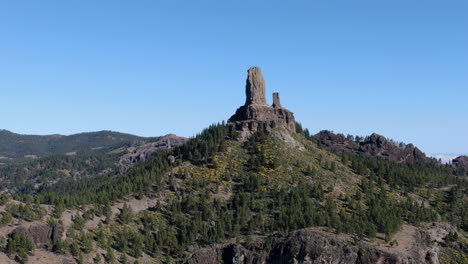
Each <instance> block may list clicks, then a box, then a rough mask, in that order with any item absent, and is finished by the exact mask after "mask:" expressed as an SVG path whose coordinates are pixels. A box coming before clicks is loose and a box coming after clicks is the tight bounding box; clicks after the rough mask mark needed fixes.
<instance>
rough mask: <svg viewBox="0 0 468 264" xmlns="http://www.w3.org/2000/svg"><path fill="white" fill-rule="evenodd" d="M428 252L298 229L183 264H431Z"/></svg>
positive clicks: (207, 252) (199, 253) (213, 250)
mask: <svg viewBox="0 0 468 264" xmlns="http://www.w3.org/2000/svg"><path fill="white" fill-rule="evenodd" d="M429 250H430V249H429V248H426V247H424V248H417V249H411V250H410V251H408V252H401V251H400V252H399V251H387V250H382V249H378V248H375V247H372V246H370V245H368V244H366V243H363V242H356V241H354V240H353V239H351V238H350V237H347V236H344V237H339V236H336V235H334V234H330V233H326V232H323V231H318V230H307V229H301V230H297V231H293V232H291V233H289V234H288V235H287V236H283V235H280V234H273V235H271V236H269V237H267V238H265V239H257V240H256V241H254V242H253V244H252V246H251V247H250V248H249V249H247V248H245V247H243V246H242V245H238V244H229V243H228V244H223V245H217V246H211V247H207V248H202V249H199V250H196V251H195V252H194V254H193V255H192V256H191V257H190V259H189V260H187V262H186V263H188V264H202V263H229V264H231V263H236V264H263V263H272V264H282V263H336V264H338V263H350V264H352V263H356V264H358V263H359V264H371V263H388V264H409V263H431V260H430V259H427V258H426V256H427V253H428V251H429Z"/></svg>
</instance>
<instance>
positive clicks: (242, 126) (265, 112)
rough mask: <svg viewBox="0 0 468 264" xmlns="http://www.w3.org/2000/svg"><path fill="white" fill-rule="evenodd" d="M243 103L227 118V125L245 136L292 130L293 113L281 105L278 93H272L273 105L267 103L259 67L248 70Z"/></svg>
mask: <svg viewBox="0 0 468 264" xmlns="http://www.w3.org/2000/svg"><path fill="white" fill-rule="evenodd" d="M247 72H248V77H247V84H246V87H245V93H246V96H247V99H246V100H245V105H243V106H241V107H239V108H238V109H237V111H236V113H235V114H234V115H233V116H231V118H229V120H228V125H229V126H231V127H232V128H234V129H236V130H237V131H240V132H241V135H242V138H246V137H247V136H248V135H250V134H251V133H252V132H255V131H258V130H263V131H267V132H269V131H272V130H273V129H286V130H288V131H291V132H294V131H295V130H296V121H295V120H294V114H293V113H292V112H291V111H289V110H287V109H286V108H284V107H283V106H281V102H280V98H279V93H273V105H272V106H271V105H268V104H267V102H266V97H265V80H264V79H263V75H262V71H261V70H260V68H259V67H252V68H250V69H249V70H248V71H247Z"/></svg>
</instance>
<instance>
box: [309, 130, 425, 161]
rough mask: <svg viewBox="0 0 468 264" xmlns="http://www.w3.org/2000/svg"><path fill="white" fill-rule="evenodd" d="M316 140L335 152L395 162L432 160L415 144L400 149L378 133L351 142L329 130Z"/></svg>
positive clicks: (316, 136) (323, 131)
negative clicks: (363, 139) (365, 138)
mask: <svg viewBox="0 0 468 264" xmlns="http://www.w3.org/2000/svg"><path fill="white" fill-rule="evenodd" d="M315 138H316V139H317V142H318V143H319V144H320V145H322V146H323V147H325V149H327V150H329V151H333V152H346V153H353V154H360V155H366V156H373V157H381V158H384V159H387V160H390V161H395V162H429V161H431V159H430V158H428V157H426V155H425V154H424V153H423V152H422V151H421V150H419V149H418V148H417V147H415V146H414V145H413V144H408V145H406V146H404V147H399V146H396V145H395V144H393V143H392V142H390V141H388V140H387V139H386V138H385V137H384V136H381V135H379V134H376V133H374V134H372V135H371V136H370V137H369V138H368V139H367V140H365V141H362V142H356V141H353V140H349V139H347V138H346V137H345V136H344V135H343V134H334V133H333V132H330V131H328V130H322V131H320V132H319V133H318V134H316V135H315Z"/></svg>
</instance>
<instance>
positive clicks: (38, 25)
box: [0, 1, 468, 154]
mask: <svg viewBox="0 0 468 264" xmlns="http://www.w3.org/2000/svg"><path fill="white" fill-rule="evenodd" d="M467 11H468V3H467V2H465V1H445V2H440V1H412V2H411V3H408V2H407V1H391V2H382V1H380V2H379V3H377V2H376V1H353V3H349V2H346V1H337V2H335V3H334V4H331V3H330V2H328V1H317V2H314V3H309V2H306V1H304V2H300V1H298V2H292V3H283V2H280V1H268V2H267V1H258V2H255V3H252V2H251V1H249V2H247V1H236V2H235V3H234V2H232V3H227V2H222V3H221V2H220V1H201V2H197V3H192V2H182V1H171V2H164V3H156V2H155V1H139V2H138V4H136V3H135V2H126V3H123V2H121V3H120V4H119V5H117V4H115V2H114V1H99V2H96V1H73V2H72V1H70V2H67V3H65V2H63V1H40V2H32V1H15V2H2V3H0V32H1V33H2V40H3V41H1V42H0V58H2V59H1V60H0V76H1V78H0V92H1V97H0V98H1V103H0V111H1V113H3V114H2V115H0V129H7V130H10V131H13V132H16V133H22V134H65V135H67V134H73V133H79V132H87V131H97V130H113V131H119V132H125V133H131V134H136V135H141V136H158V135H163V134H167V133H175V134H178V135H182V136H192V135H194V134H196V133H198V132H199V131H200V130H201V129H203V128H205V127H207V126H208V125H209V124H211V123H213V122H220V121H222V120H227V119H228V118H229V117H230V116H231V115H232V114H233V113H234V111H235V110H236V109H237V107H238V106H239V105H241V104H243V103H244V98H245V97H244V96H245V94H244V86H245V78H246V70H247V69H248V68H249V67H250V66H252V65H257V66H260V67H261V68H262V71H263V74H264V76H265V79H266V84H267V95H271V93H273V92H280V94H281V98H282V104H283V106H285V107H286V108H288V109H290V110H291V111H293V112H294V113H295V116H296V119H297V120H298V121H299V122H301V123H302V124H303V126H304V127H307V128H309V129H310V131H311V132H312V133H316V132H318V131H319V130H322V129H328V130H333V131H334V132H340V133H344V134H348V133H349V134H353V135H369V134H371V133H372V132H377V133H379V134H382V135H384V136H386V137H389V138H392V139H395V140H397V141H402V142H407V143H413V144H415V145H416V146H418V147H419V148H420V149H421V150H423V151H424V152H426V153H456V154H463V153H467V152H468V140H466V139H465V138H464V137H465V136H466V135H468V122H466V121H467V116H468V104H467V103H466V99H467V98H468V74H466V73H467V72H468V49H467V48H466V47H468V31H467V30H466V28H468V17H467V16H466V13H467ZM268 100H269V102H270V103H271V98H268Z"/></svg>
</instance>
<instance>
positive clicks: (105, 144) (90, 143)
mask: <svg viewBox="0 0 468 264" xmlns="http://www.w3.org/2000/svg"><path fill="white" fill-rule="evenodd" d="M149 140H151V138H144V137H139V136H134V135H130V134H124V133H119V132H113V131H99V132H88V133H80V134H74V135H70V136H63V135H47V136H37V135H21V134H16V133H13V132H10V131H8V130H0V156H1V157H2V159H3V160H5V161H8V160H9V159H19V158H25V157H43V156H47V155H51V154H60V153H70V152H92V151H96V150H100V149H107V148H109V147H116V146H117V145H119V144H121V145H125V144H130V143H132V142H138V141H149Z"/></svg>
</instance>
